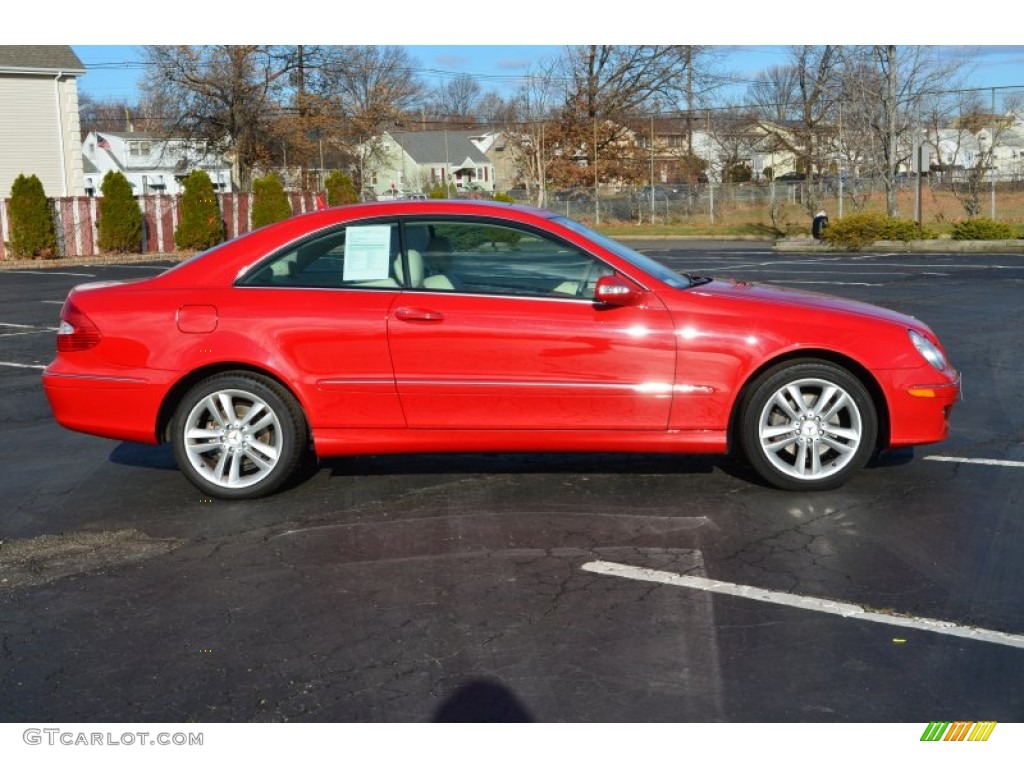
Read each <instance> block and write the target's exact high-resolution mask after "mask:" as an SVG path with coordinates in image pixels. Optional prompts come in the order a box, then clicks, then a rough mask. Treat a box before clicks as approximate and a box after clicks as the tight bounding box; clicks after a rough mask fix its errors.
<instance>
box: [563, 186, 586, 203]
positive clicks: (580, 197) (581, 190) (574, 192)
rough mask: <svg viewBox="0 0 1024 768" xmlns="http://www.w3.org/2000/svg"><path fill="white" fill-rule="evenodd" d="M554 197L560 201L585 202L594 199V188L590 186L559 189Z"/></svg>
mask: <svg viewBox="0 0 1024 768" xmlns="http://www.w3.org/2000/svg"><path fill="white" fill-rule="evenodd" d="M553 198H554V199H555V200H556V201H558V202H560V203H585V202H593V201H594V190H593V189H590V188H589V187H571V188H569V189H559V190H557V191H556V192H555V194H554V195H553Z"/></svg>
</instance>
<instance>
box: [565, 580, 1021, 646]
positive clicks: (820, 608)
mask: <svg viewBox="0 0 1024 768" xmlns="http://www.w3.org/2000/svg"><path fill="white" fill-rule="evenodd" d="M582 568H583V570H584V571H588V572H590V573H597V574H601V575H603V576H618V577H620V578H624V579H633V580H634V581H648V582H654V583H656V584H665V585H668V586H673V587H687V588H689V589H698V590H701V591H703V592H714V593H716V594H720V595H729V596H730V597H743V598H747V599H748V600H758V601H760V602H763V603H773V604H776V605H785V606H788V607H790V608H801V609H803V610H807V611H817V612H819V613H830V614H833V615H835V616H842V617H843V618H845V619H860V620H861V621H872V622H875V623H877V624H889V625H892V626H896V627H902V628H904V629H917V630H922V631H925V632H936V633H938V634H942V635H952V636H953V637H962V638H965V639H967V640H979V641H981V642H984V643H997V644H999V645H1008V646H1010V647H1012V648H1024V635H1012V634H1010V633H1008V632H997V631H995V630H991V629H983V628H981V627H972V626H969V625H964V624H954V623H953V622H951V621H940V620H938V619H926V618H921V617H918V616H908V615H903V614H896V613H888V612H884V611H880V610H878V609H872V608H865V607H864V606H862V605H854V604H853V603H840V602H837V601H835V600H824V599H821V598H817V597H805V596H803V595H794V594H790V593H789V592H776V591H774V590H770V589H761V588H759V587H750V586H747V585H744V584H733V583H731V582H728V581H715V580H714V579H705V578H701V577H699V576H683V575H682V574H678V573H671V572H669V571H655V570H652V569H650V568H637V567H635V566H632V565H621V564H619V563H609V562H605V561H602V560H594V561H592V562H589V563H585V564H584V565H583V566H582Z"/></svg>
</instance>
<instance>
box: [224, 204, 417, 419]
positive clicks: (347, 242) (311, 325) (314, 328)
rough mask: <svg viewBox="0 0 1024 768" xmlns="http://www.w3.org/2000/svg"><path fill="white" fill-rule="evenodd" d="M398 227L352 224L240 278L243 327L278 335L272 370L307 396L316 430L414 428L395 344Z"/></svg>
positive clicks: (238, 315)
mask: <svg viewBox="0 0 1024 768" xmlns="http://www.w3.org/2000/svg"><path fill="white" fill-rule="evenodd" d="M398 243H399V237H398V224H397V222H395V221H393V220H374V221H364V222H357V223H352V224H348V225H346V226H343V227H338V228H335V229H331V230H326V231H322V232H318V233H316V234H315V235H313V236H311V237H309V238H307V239H305V240H303V241H301V242H299V243H296V244H294V245H292V246H290V247H288V248H287V249H285V250H283V251H281V252H279V253H277V254H275V255H273V256H272V257H271V258H269V259H268V260H267V261H265V262H263V263H261V264H258V265H256V266H255V267H254V268H253V269H252V270H251V271H250V272H249V273H247V274H246V275H244V276H243V277H242V278H240V279H239V281H238V288H239V289H240V290H241V291H242V293H241V296H243V297H244V299H243V300H242V301H240V302H238V304H237V306H236V307H234V308H233V309H232V310H231V314H232V318H231V319H232V321H233V324H234V325H235V326H237V327H239V328H242V329H244V331H245V333H246V334H247V335H250V336H252V337H254V338H260V337H271V336H272V337H273V338H274V342H273V348H274V349H275V350H277V352H278V353H279V355H280V359H275V360H274V361H272V364H273V366H274V367H275V368H277V369H278V370H280V371H281V372H282V374H283V375H286V376H288V377H289V379H290V380H291V382H292V383H294V384H295V386H297V387H298V388H299V390H300V391H301V392H302V395H303V400H304V402H305V405H306V407H307V409H308V416H309V418H310V420H311V424H312V426H313V427H314V428H352V427H404V426H405V418H404V416H403V414H402V410H401V405H400V403H399V400H398V395H397V392H396V390H395V382H394V372H393V370H392V367H391V356H390V352H389V350H388V342H387V315H388V311H389V309H390V307H391V305H392V304H393V303H394V301H395V299H396V298H397V297H398V296H399V295H400V293H401V279H402V277H401V275H400V273H399V271H398V270H399V269H400V261H398V260H397V257H398V250H399V247H398Z"/></svg>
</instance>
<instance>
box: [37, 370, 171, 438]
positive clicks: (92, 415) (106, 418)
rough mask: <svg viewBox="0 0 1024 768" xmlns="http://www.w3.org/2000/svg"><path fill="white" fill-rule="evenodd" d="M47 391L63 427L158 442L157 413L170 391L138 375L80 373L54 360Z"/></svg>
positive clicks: (47, 377) (45, 385) (45, 373)
mask: <svg viewBox="0 0 1024 768" xmlns="http://www.w3.org/2000/svg"><path fill="white" fill-rule="evenodd" d="M43 391H44V392H45V393H46V399H47V400H48V401H49V403H50V408H51V410H52V411H53V416H54V418H55V419H56V420H57V423H58V424H60V425H61V426H62V427H65V428H67V429H71V430H74V431H76V432H84V433H86V434H90V435H98V436H99V437H108V438H111V439H114V440H130V441H132V442H138V443H151V444H154V443H157V442H159V440H158V439H157V435H156V421H157V414H158V413H159V410H160V403H161V401H162V399H163V394H164V392H165V391H166V390H165V388H164V387H163V386H160V385H157V384H155V383H154V382H152V381H150V380H148V379H146V378H143V377H141V376H136V375H131V374H128V375H121V374H117V375H95V374H89V375H85V374H79V373H74V372H70V371H66V370H61V369H60V368H59V367H58V366H57V364H56V363H55V364H53V365H51V366H50V367H48V368H47V369H46V370H45V371H43Z"/></svg>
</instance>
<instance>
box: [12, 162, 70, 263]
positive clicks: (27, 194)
mask: <svg viewBox="0 0 1024 768" xmlns="http://www.w3.org/2000/svg"><path fill="white" fill-rule="evenodd" d="M10 228H11V241H10V249H11V254H12V255H13V256H14V258H16V259H55V258H57V257H58V256H59V254H58V253H57V227H56V226H55V225H54V223H53V210H52V209H51V207H50V201H49V200H47V199H46V192H44V191H43V183H42V182H41V181H40V180H39V177H38V176H36V175H35V174H33V175H31V176H25V174H23V173H22V174H18V178H16V179H15V180H14V184H12V185H11V200H10Z"/></svg>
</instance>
